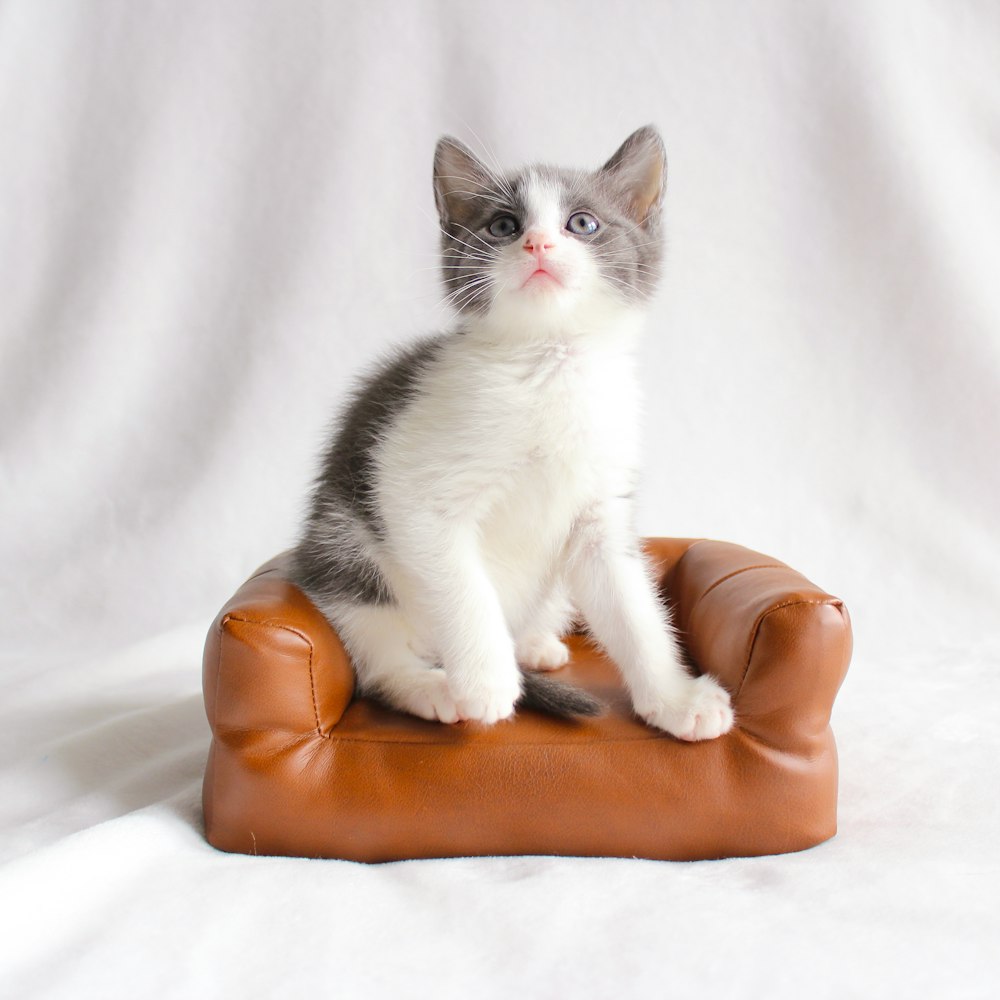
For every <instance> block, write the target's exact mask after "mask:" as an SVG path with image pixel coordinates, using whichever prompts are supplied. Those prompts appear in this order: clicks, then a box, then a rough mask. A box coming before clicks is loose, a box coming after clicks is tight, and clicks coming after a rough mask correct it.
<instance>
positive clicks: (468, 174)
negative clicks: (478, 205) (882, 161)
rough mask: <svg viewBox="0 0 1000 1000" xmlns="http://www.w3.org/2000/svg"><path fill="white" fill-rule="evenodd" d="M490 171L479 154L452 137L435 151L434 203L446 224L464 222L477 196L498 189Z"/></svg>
mask: <svg viewBox="0 0 1000 1000" xmlns="http://www.w3.org/2000/svg"><path fill="white" fill-rule="evenodd" d="M495 186H496V185H495V184H494V183H493V181H492V174H491V173H490V170H489V168H488V167H487V166H486V165H485V164H484V163H483V162H482V160H480V159H479V158H478V157H477V156H476V154H475V153H473V152H472V150H471V149H469V147H468V146H466V145H465V144H464V143H461V142H459V141H458V139H454V138H452V136H450V135H446V136H443V137H442V138H441V139H439V140H438V144H437V149H435V151H434V202H435V204H436V205H437V210H438V215H440V216H441V221H442V222H449V221H457V222H460V223H461V222H463V221H464V220H465V219H466V218H467V217H468V215H469V213H470V209H471V208H472V205H473V203H474V201H475V198H476V192H478V191H482V190H486V189H489V188H491V187H495Z"/></svg>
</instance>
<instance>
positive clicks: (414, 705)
mask: <svg viewBox="0 0 1000 1000" xmlns="http://www.w3.org/2000/svg"><path fill="white" fill-rule="evenodd" d="M394 702H395V704H396V705H397V706H398V707H399V708H402V709H403V710H404V711H407V712H409V713H410V714H411V715H416V716H418V717H419V718H421V719H427V720H428V722H448V723H451V722H458V720H459V714H458V706H457V705H456V704H455V698H454V695H452V693H451V689H450V688H449V687H448V678H447V677H446V676H445V672H444V671H443V670H442V669H441V668H440V667H434V668H432V669H428V670H426V671H424V672H422V673H421V674H419V675H418V678H417V681H415V682H414V683H413V685H412V686H411V687H410V689H409V690H408V691H406V692H405V694H404V693H402V692H400V693H399V694H398V695H397V696H396V698H395V699H394Z"/></svg>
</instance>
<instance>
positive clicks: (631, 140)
mask: <svg viewBox="0 0 1000 1000" xmlns="http://www.w3.org/2000/svg"><path fill="white" fill-rule="evenodd" d="M598 173H601V174H604V175H605V176H606V177H608V178H610V179H611V180H612V181H613V182H614V183H615V185H616V186H617V187H618V188H619V190H620V191H621V192H622V195H623V196H624V199H625V202H626V204H627V206H628V211H629V215H631V216H632V218H633V219H634V220H635V221H636V222H637V223H638V224H639V225H640V226H644V225H646V224H647V223H648V222H649V221H650V220H651V219H652V218H654V217H655V216H656V215H657V213H658V212H659V210H660V204H661V203H662V201H663V190H664V188H665V187H666V183H667V153H666V150H665V149H664V148H663V140H662V139H661V138H660V133H659V132H657V131H656V129H655V128H653V126H652V125H645V126H643V127H642V128H640V129H636V130H635V131H634V132H633V133H632V134H631V135H630V136H629V137H628V138H627V139H626V140H625V141H624V142H623V143H622V144H621V146H619V147H618V150H617V151H616V153H615V155H614V156H612V157H611V159H610V160H608V162H607V163H605V164H604V166H603V167H601V169H600V170H599V171H598Z"/></svg>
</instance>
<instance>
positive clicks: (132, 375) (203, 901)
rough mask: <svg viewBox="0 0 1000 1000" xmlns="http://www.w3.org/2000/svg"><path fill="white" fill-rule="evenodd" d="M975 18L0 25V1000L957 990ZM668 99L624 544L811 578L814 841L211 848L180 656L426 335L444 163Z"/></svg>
mask: <svg viewBox="0 0 1000 1000" xmlns="http://www.w3.org/2000/svg"><path fill="white" fill-rule="evenodd" d="M998 65H1000V7H998V6H997V5H996V4H995V3H991V2H988V0H983V2H981V3H975V2H965V3H958V2H955V3H946V2H945V0H940V2H937V3H934V2H931V0H920V2H905V3H904V2H902V0H900V2H898V3H890V2H873V3H868V4H863V5H862V4H842V3H837V2H835V0H830V2H825V0H824V2H820V0H817V2H812V3H809V4H803V3H799V2H796V0H787V2H779V0H774V2H758V3H724V2H715V3H701V4H680V3H653V2H648V3H619V4H614V5H612V4H607V3H593V2H587V3H584V2H576V3H571V2H569V0H564V2H553V0H550V2H547V3H542V2H534V3H521V2H508V3H505V4H494V3H486V2H471V0H461V2H459V0H456V2H440V3H430V2H426V3H397V4H393V3H389V2H388V0H380V2H372V0H368V2H366V3H365V4H347V3H335V2H329V3H325V4H324V3H319V2H304V0H303V2H277V0H275V2H271V3H268V2H264V0H253V2H248V0H216V2H214V3H198V2H195V0H169V2H168V0H151V2H147V3H143V4H133V3H128V2H126V0H104V2H100V3H98V2H83V0H80V2H75V3H71V2H57V0H36V2H32V0H20V2H17V0H14V2H10V0H8V2H6V3H0V150H2V151H0V504H2V507H0V514H2V518H0V544H2V550H0V585H2V588H3V590H2V593H0V607H2V608H3V613H2V619H0V656H2V661H0V662H2V670H3V673H2V677H0V685H2V687H0V705H2V709H0V710H2V712H3V722H2V726H0V754H2V755H0V771H2V782H3V784H2V798H0V921H2V922H3V923H2V926H0V932H2V933H0V941H2V942H3V945H2V946H0V994H3V995H11V996H18V997H29V996H32V997H33V996H54V997H58V996H73V997H80V996H85V995H95V996H101V997H112V996H135V995H144V996H178V997H180V996H184V997H189V996H192V995H193V996H233V995H239V994H240V993H248V994H250V995H258V996H264V995H268V996H283V995H293V994H295V993H301V992H303V991H305V990H312V991H316V990H319V992H320V993H321V995H322V994H324V993H331V994H334V995H343V996H358V995H370V996H378V995H389V994H401V995H413V996H424V995H426V996H430V995H444V996H451V995H456V996H457V995H467V994H470V993H472V994H475V995H479V996H497V997H500V996H504V997H506V996H511V995H523V996H539V997H545V996H555V995H568V994H569V993H570V992H571V991H572V992H574V993H575V994H577V995H581V996H595V997H596V996H608V995H615V996H618V995H623V996H628V995H633V994H634V995H638V994H639V993H650V992H652V993H653V994H654V995H672V994H674V993H677V994H678V995H680V994H684V995H691V993H692V991H694V990H698V991H701V992H700V993H699V995H705V993H706V992H707V994H708V995H712V996H734V997H742V996H747V997H755V996H760V995H762V994H763V993H764V992H765V991H766V992H768V993H769V994H771V995H773V996H778V997H786V996H787V997H801V996H802V995H814V996H830V997H841V996H848V995H865V996H879V995H885V996H899V995H901V994H902V993H903V992H906V991H907V990H911V991H912V990H918V991H919V992H921V993H923V994H924V995H933V994H936V995H942V996H943V995H948V996H986V995H988V994H989V992H990V991H991V989H994V988H995V981H996V978H997V976H998V975H1000V962H998V959H997V957H996V955H995V952H996V948H995V942H996V940H998V939H1000V914H998V907H997V904H996V899H997V897H998V892H1000V864H998V862H997V857H996V843H997V835H998V832H1000V805H998V776H1000V768H998V764H997V760H998V751H1000V724H998V722H997V717H996V716H997V707H998V694H1000V690H998V688H1000V684H998V679H997V675H998V666H1000V616H998V612H997V609H998V607H1000V580H998V573H997V570H996V567H997V566H998V565H1000V532H998V528H997V522H998V511H1000V472H998V461H997V445H998V441H1000V434H998V432H1000V402H998V400H1000V396H998V392H1000V328H998V324H1000V280H998V262H1000V71H998V69H997V66H998ZM646 122H655V123H656V124H657V125H658V126H659V127H660V129H661V130H662V132H663V134H664V137H665V139H666V142H667V147H668V154H669V157H670V183H669V193H668V205H669V210H668V221H669V233H670V236H669V243H670V249H669V266H668V275H667V281H666V283H665V287H664V290H663V293H662V294H661V296H660V297H659V299H658V300H657V302H656V305H655V307H654V309H653V311H652V315H651V322H650V329H649V334H648V338H647V341H646V345H645V366H644V371H645V379H646V390H647V396H648V399H647V425H646V442H647V446H646V454H647V462H646V475H645V492H644V499H643V507H642V517H641V526H642V528H643V530H644V531H646V532H647V533H651V534H669V535H694V536H710V537H716V538H725V539H729V540H733V541H738V542H741V543H743V544H745V545H748V546H750V547H752V548H757V549H760V550H762V551H764V552H767V553H769V554H771V555H775V556H777V557H779V558H782V559H784V560H786V561H787V562H789V563H791V564H792V565H794V566H795V567H796V568H798V569H801V570H802V571H804V572H805V573H806V574H807V575H809V576H811V577H812V578H813V579H814V580H815V581H816V582H817V583H819V584H820V585H821V586H823V587H825V588H827V589H829V590H831V591H832V592H834V593H837V594H838V595H839V596H842V597H843V598H845V600H846V601H847V603H848V606H849V607H850V609H851V611H852V614H853V617H854V622H855V633H856V643H857V648H856V654H855V660H854V664H853V666H852V671H851V673H850V675H849V677H848V681H847V683H846V685H845V687H844V690H843V691H842V693H841V697H840V700H839V701H838V706H837V711H836V714H835V728H836V731H837V734H838V739H839V743H840V746H841V757H842V786H841V833H840V835H839V836H838V837H837V838H836V839H835V840H834V841H832V842H831V843H829V844H827V845H824V846H822V847H820V848H818V849H816V850H813V851H810V852H806V853H804V854H802V855H798V856H789V857H783V858H774V859H757V860H745V861H729V862H717V863H711V864H694V865H661V864H649V863H643V862H634V861H600V860H594V861H581V860H565V859H494V860H489V859H487V860H470V861H449V862H426V863H411V864H401V865H391V866H385V867H380V868H365V867H361V866H356V865H350V864H343V863H314V862H303V861H295V860H287V861H282V860H267V859H248V858H239V857H227V856H223V855H220V854H217V853H216V852H214V851H212V850H211V849H210V848H208V847H207V846H206V845H205V844H204V842H203V841H202V839H201V829H200V822H201V820H200V806H199V793H200V777H201V768H202V766H203V763H204V756H205V751H206V748H207V741H208V732H207V725H206V723H205V721H204V716H203V713H202V709H201V699H200V675H199V654H200V646H201V642H202V638H203V635H204V632H205V630H206V628H207V626H208V623H209V622H210V621H211V618H212V617H213V615H214V613H215V611H216V609H217V608H218V606H219V605H220V604H221V602H222V601H223V600H224V599H225V598H226V597H227V596H228V595H229V593H230V592H231V591H232V590H233V588H234V587H235V586H236V585H237V584H238V583H239V582H240V581H241V580H242V579H243V578H244V577H245V576H246V575H247V574H248V573H249V572H250V571H251V570H252V569H253V568H254V567H255V566H256V565H257V564H258V563H260V562H262V561H264V560H265V559H267V558H268V557H270V556H271V555H272V554H273V553H274V552H276V551H278V550H280V549H282V548H284V547H287V546H288V545H289V544H290V543H291V541H292V540H293V538H294V536H295V525H296V519H297V517H298V516H299V514H300V512H301V510H302V507H303V498H304V496H305V493H306V489H307V486H308V483H309V480H310V478H311V475H312V472H313V468H314V462H315V456H316V452H317V449H318V448H319V446H320V444H321V442H322V440H323V436H324V432H325V427H326V424H327V422H328V419H329V417H330V414H331V413H332V411H333V409H334V407H335V405H336V402H337V400H339V399H340V398H342V395H343V393H344V390H345V388H346V386H347V385H348V384H349V382H350V380H351V378H352V377H353V376H354V375H355V374H356V373H357V372H358V371H359V370H360V369H362V368H363V366H364V365H365V364H366V363H367V362H368V361H370V360H371V359H372V358H373V357H374V356H375V355H376V354H378V352H379V351H380V350H382V349H383V348H384V347H386V346H387V345H389V344H392V343H395V342H399V341H401V340H405V339H407V338H408V337H411V336H414V335H416V334H419V333H422V332H426V331H428V330H429V329H432V328H435V327H437V326H440V324H442V323H444V322H446V321H447V316H446V314H445V313H444V312H443V310H442V309H441V307H440V298H439V294H438V289H437V285H436V275H435V272H434V263H435V249H436V228H435V222H434V219H433V199H432V196H431V190H430V162H431V155H432V151H433V144H434V142H435V140H436V139H437V137H438V136H439V135H440V134H441V133H442V132H452V133H455V134H457V135H459V136H460V137H462V138H464V139H465V140H466V141H468V142H469V143H470V144H471V145H473V146H475V147H478V148H482V145H481V144H482V143H485V144H487V145H488V147H489V149H490V150H491V151H492V152H494V153H495V155H496V156H497V157H498V158H499V159H500V160H501V161H502V162H504V163H508V164H511V165H514V164H517V163H520V162H523V161H525V160H529V159H540V160H547V161H551V162H557V163H563V164H567V165H581V166H583V165H594V166H596V165H598V164H599V163H600V162H601V161H602V160H603V159H604V158H605V157H606V156H607V155H609V154H610V153H611V152H612V151H613V150H614V148H615V147H616V146H617V144H618V143H619V142H620V141H621V140H622V139H623V138H624V137H625V135H627V134H628V133H629V132H630V131H631V130H632V129H633V128H635V127H637V126H638V125H641V124H644V123H646Z"/></svg>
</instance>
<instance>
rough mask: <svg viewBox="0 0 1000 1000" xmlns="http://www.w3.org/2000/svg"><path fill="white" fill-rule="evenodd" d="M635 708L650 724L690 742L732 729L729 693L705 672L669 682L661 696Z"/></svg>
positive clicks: (713, 737) (709, 737)
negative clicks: (680, 680)
mask: <svg viewBox="0 0 1000 1000" xmlns="http://www.w3.org/2000/svg"><path fill="white" fill-rule="evenodd" d="M635 710H636V712H637V713H638V714H639V715H640V716H642V718H643V719H645V720H646V722H648V723H649V724H650V725H651V726H656V728H657V729H663V730H665V731H666V732H668V733H670V734H671V735H672V736H676V737H677V739H679V740H687V741H689V742H693V741H695V740H712V739H715V737H716V736H722V734H723V733H728V732H729V730H730V729H732V728H733V709H732V705H731V704H730V701H729V692H728V691H726V690H725V688H723V687H722V686H721V685H720V684H719V682H718V681H716V680H715V679H714V678H712V677H709V676H708V675H707V674H706V675H705V676H702V677H685V678H683V681H682V682H676V681H675V682H672V683H671V685H670V687H669V689H668V690H667V691H666V692H665V693H664V694H663V695H661V696H660V697H659V698H656V699H653V701H652V702H651V703H646V704H643V705H636V706H635Z"/></svg>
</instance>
